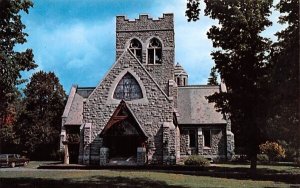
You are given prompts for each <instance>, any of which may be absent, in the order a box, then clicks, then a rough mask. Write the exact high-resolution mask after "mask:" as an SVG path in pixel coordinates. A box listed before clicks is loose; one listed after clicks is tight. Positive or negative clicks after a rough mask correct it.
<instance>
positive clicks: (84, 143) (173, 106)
mask: <svg viewBox="0 0 300 188" xmlns="http://www.w3.org/2000/svg"><path fill="white" fill-rule="evenodd" d="M174 56H175V39H174V21H173V14H164V15H163V17H162V18H159V19H158V20H153V19H151V18H149V17H148V15H140V17H139V19H136V20H134V21H131V20H128V19H126V18H125V17H124V16H117V20H116V62H115V63H114V65H113V66H112V68H111V69H110V70H109V71H108V73H107V74H106V76H105V77H104V78H103V80H102V81H101V82H100V84H99V85H98V86H97V87H95V88H87V87H78V86H76V85H74V86H72V88H71V91H70V94H69V98H68V101H67V104H66V107H65V111H64V113H63V116H62V129H61V145H60V148H61V150H63V151H64V153H65V159H64V163H66V164H69V163H79V164H88V165H107V164H115V163H116V164H124V165H144V164H176V162H178V161H180V159H182V158H184V157H186V156H188V155H202V156H204V157H206V158H210V159H225V160H226V159H229V158H230V157H231V156H232V154H233V150H234V137H233V134H232V132H231V125H230V121H228V120H227V119H226V117H224V116H223V115H222V114H221V113H219V112H216V110H215V109H214V104H211V103H208V101H207V100H206V99H205V96H208V95H211V94H213V93H215V92H223V90H224V89H223V90H222V89H221V88H223V87H221V86H207V85H202V86H198V85H188V74H187V73H186V72H185V71H184V69H183V68H182V67H181V66H180V65H179V64H176V65H174V60H175V57H174Z"/></svg>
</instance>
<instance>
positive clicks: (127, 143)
mask: <svg viewBox="0 0 300 188" xmlns="http://www.w3.org/2000/svg"><path fill="white" fill-rule="evenodd" d="M100 136H101V137H102V138H103V146H104V147H106V148H108V149H109V158H110V159H111V158H122V159H124V160H126V159H129V158H131V159H135V160H136V156H137V148H138V147H144V146H145V142H146V140H147V136H146V134H145V132H144V131H143V129H142V127H141V125H140V124H139V123H138V121H137V120H136V118H135V116H134V115H133V114H132V111H131V110H130V109H129V108H128V106H127V105H126V103H125V101H123V100H122V101H121V103H120V105H119V106H118V107H117V108H116V110H115V112H114V114H113V115H112V117H111V118H110V120H109V121H108V123H107V125H106V126H105V128H104V129H103V131H102V132H101V134H100Z"/></svg>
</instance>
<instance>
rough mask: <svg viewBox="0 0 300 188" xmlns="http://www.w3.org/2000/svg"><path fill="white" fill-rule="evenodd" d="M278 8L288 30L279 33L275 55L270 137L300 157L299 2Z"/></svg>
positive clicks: (286, 2)
mask: <svg viewBox="0 0 300 188" xmlns="http://www.w3.org/2000/svg"><path fill="white" fill-rule="evenodd" d="M276 8H277V9H278V10H279V11H280V13H282V14H283V15H282V16H280V18H279V23H282V24H287V28H286V29H284V30H282V31H280V32H278V33H276V35H277V37H278V42H276V43H274V45H273V52H272V54H271V57H272V59H271V62H272V71H271V83H270V85H271V92H270V99H271V100H270V108H271V110H269V121H268V128H269V131H268V133H269V136H270V137H271V138H273V139H277V140H283V141H285V142H286V143H287V145H288V147H290V148H292V149H293V150H294V151H295V154H296V155H297V156H296V157H299V150H300V143H299V140H300V126H299V1H298V0H281V1H280V2H279V3H278V4H277V5H276ZM274 106H275V107H276V108H274Z"/></svg>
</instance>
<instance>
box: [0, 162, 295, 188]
mask: <svg viewBox="0 0 300 188" xmlns="http://www.w3.org/2000/svg"><path fill="white" fill-rule="evenodd" d="M39 164H40V163H39V162H31V164H30V165H28V166H27V167H26V169H28V170H27V171H11V169H9V170H5V169H2V170H5V171H0V187H1V188H6V187H12V185H13V187H26V188H27V187H28V188H29V187H49V188H50V187H51V188H52V187H54V188H55V187H64V188H71V187H72V188H77V187H84V188H94V187H290V184H289V183H287V182H285V181H277V180H276V181H270V180H251V179H249V178H248V179H247V178H246V177H245V178H225V177H223V178H219V177H212V176H202V175H201V174H197V172H190V173H191V174H189V173H186V172H172V171H171V172H170V171H168V172H167V171H147V170H39V171H36V170H32V169H35V168H36V167H37V166H38V165H39ZM220 166H221V168H224V169H234V168H235V167H236V168H237V169H240V168H244V167H248V166H244V165H240V166H235V165H228V164H222V165H220ZM259 168H262V169H271V170H274V169H275V170H278V172H281V169H282V170H283V171H286V170H291V169H289V168H290V167H288V166H280V168H279V167H276V166H275V167H274V166H259ZM294 170H295V169H292V171H293V172H294ZM296 171H297V172H294V173H296V174H298V173H299V169H296ZM224 173H226V171H224Z"/></svg>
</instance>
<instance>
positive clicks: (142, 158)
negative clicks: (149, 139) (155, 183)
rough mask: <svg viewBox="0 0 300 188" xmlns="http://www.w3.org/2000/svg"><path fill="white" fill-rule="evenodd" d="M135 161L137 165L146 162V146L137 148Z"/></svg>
mask: <svg viewBox="0 0 300 188" xmlns="http://www.w3.org/2000/svg"><path fill="white" fill-rule="evenodd" d="M136 163H137V164H138V165H144V164H145V163H146V148H144V147H138V148H137V156H136Z"/></svg>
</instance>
